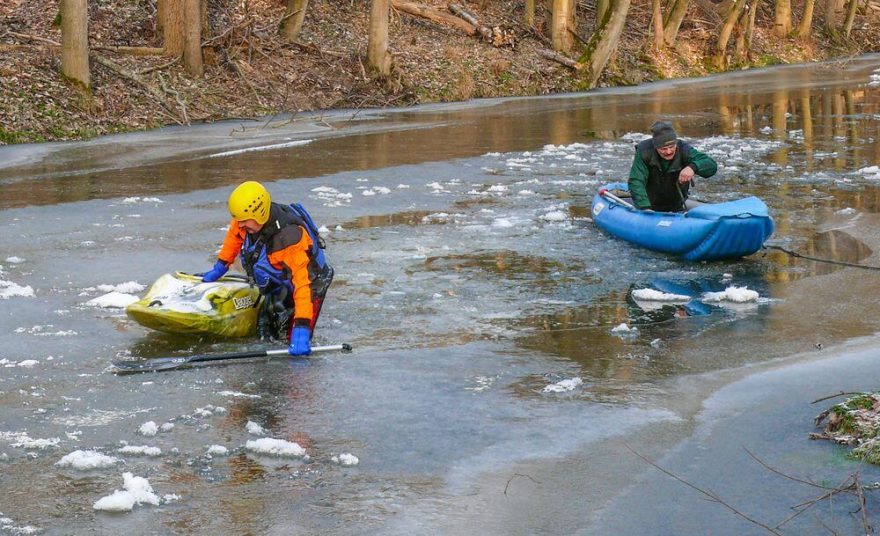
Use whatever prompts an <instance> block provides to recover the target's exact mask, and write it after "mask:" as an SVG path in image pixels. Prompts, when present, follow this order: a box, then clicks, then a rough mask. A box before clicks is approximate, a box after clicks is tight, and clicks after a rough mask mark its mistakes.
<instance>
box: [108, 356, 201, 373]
mask: <svg viewBox="0 0 880 536" xmlns="http://www.w3.org/2000/svg"><path fill="white" fill-rule="evenodd" d="M187 363H189V358H187V357H160V358H156V359H145V360H142V361H114V362H113V368H114V369H115V371H114V372H117V373H121V374H133V373H136V372H158V371H161V370H172V369H176V368H180V367H182V366H184V365H186V364H187Z"/></svg>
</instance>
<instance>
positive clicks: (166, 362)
mask: <svg viewBox="0 0 880 536" xmlns="http://www.w3.org/2000/svg"><path fill="white" fill-rule="evenodd" d="M324 352H351V345H350V344H332V345H329V346H313V347H312V354H320V353H324ZM275 356H287V357H291V356H290V353H288V351H287V348H282V349H278V350H252V351H249V352H234V353H229V354H213V355H212V354H207V355H193V356H189V357H157V358H153V359H146V360H140V361H114V362H113V367H114V368H115V369H116V372H122V373H129V372H158V371H161V370H172V369H176V368H180V367H183V366H186V365H189V364H191V363H202V362H205V361H229V360H233V359H248V358H252V357H275Z"/></svg>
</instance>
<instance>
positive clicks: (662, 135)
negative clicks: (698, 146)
mask: <svg viewBox="0 0 880 536" xmlns="http://www.w3.org/2000/svg"><path fill="white" fill-rule="evenodd" d="M651 138H652V139H653V141H654V148H655V149H659V148H660V147H663V146H664V145H669V144H670V143H671V142H674V141H676V140H677V139H678V136H677V135H676V134H675V129H673V128H672V123H670V122H668V121H657V122H656V123H654V124H653V125H651Z"/></svg>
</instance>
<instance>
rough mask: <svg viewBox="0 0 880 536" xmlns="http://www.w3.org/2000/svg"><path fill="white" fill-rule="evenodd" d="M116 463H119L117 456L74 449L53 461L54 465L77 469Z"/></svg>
mask: <svg viewBox="0 0 880 536" xmlns="http://www.w3.org/2000/svg"><path fill="white" fill-rule="evenodd" d="M117 463H119V458H115V457H113V456H107V455H106V454H102V453H100V452H98V451H95V450H75V451H73V452H71V453H70V454H67V455H66V456H64V457H63V458H61V459H60V460H58V461H57V462H55V465H57V466H58V467H70V468H72V469H76V470H78V471H88V470H90V469H104V468H106V467H113V466H115V465H116V464H117Z"/></svg>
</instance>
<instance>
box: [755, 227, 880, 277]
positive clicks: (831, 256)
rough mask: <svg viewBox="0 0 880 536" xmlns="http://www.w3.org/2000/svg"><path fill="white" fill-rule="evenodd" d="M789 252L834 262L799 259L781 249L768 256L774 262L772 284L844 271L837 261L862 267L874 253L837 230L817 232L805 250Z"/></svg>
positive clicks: (795, 249)
mask: <svg viewBox="0 0 880 536" xmlns="http://www.w3.org/2000/svg"><path fill="white" fill-rule="evenodd" d="M787 249H790V250H792V251H795V252H796V253H798V254H800V255H805V256H809V257H813V258H816V259H824V260H828V261H832V262H821V261H816V260H812V259H808V258H803V257H797V256H794V255H790V254H788V253H786V252H783V251H778V250H776V251H772V252H770V253H769V254H768V257H769V258H770V259H771V260H772V261H773V263H772V266H773V268H772V269H771V270H769V271H768V273H767V279H768V281H773V282H791V281H797V280H798V279H802V278H806V277H812V276H816V275H825V274H830V273H833V272H836V271H838V270H841V269H843V268H844V266H843V265H842V264H835V262H838V263H849V264H859V263H860V262H861V261H862V260H864V259H866V258H868V257H870V256H871V255H872V254H873V253H874V252H873V250H872V249H871V248H870V247H868V245H867V244H865V243H864V242H862V241H861V240H858V239H857V238H855V237H853V236H852V235H850V234H848V233H846V232H844V231H841V230H837V229H832V230H829V231H823V232H820V233H816V234H815V235H813V236H812V237H810V238H809V240H807V242H806V244H805V245H804V246H803V247H796V246H792V247H788V248H787Z"/></svg>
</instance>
